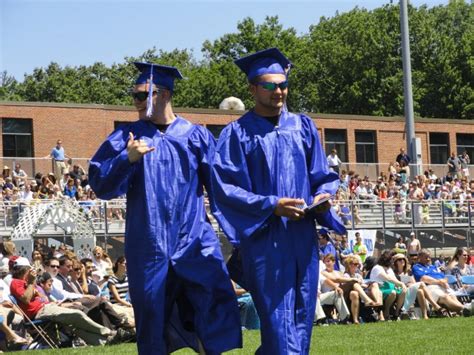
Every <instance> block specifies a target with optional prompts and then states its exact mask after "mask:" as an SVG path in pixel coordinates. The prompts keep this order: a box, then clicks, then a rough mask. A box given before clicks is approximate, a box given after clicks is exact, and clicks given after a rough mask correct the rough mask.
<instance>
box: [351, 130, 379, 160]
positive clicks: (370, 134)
mask: <svg viewBox="0 0 474 355" xmlns="http://www.w3.org/2000/svg"><path fill="white" fill-rule="evenodd" d="M355 142H356V161H357V162H358V163H376V162H377V143H376V141H375V132H374V131H355Z"/></svg>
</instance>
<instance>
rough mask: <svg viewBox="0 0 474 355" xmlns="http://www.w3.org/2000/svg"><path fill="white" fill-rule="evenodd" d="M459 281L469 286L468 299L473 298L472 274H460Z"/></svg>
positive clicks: (473, 277) (473, 276)
mask: <svg viewBox="0 0 474 355" xmlns="http://www.w3.org/2000/svg"><path fill="white" fill-rule="evenodd" d="M461 283H462V284H463V285H467V286H469V287H468V290H467V292H468V294H469V299H471V300H472V299H474V275H465V276H461Z"/></svg>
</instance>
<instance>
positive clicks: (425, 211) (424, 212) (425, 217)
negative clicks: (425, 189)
mask: <svg viewBox="0 0 474 355" xmlns="http://www.w3.org/2000/svg"><path fill="white" fill-rule="evenodd" d="M421 223H422V224H428V223H430V205H429V203H428V202H427V201H424V202H423V203H422V204H421Z"/></svg>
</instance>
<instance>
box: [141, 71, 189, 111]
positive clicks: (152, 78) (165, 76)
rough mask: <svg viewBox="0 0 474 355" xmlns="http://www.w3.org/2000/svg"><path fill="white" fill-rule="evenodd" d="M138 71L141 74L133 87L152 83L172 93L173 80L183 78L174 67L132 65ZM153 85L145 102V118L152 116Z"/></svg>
mask: <svg viewBox="0 0 474 355" xmlns="http://www.w3.org/2000/svg"><path fill="white" fill-rule="evenodd" d="M133 64H135V66H136V67H137V69H138V70H140V72H141V74H140V75H139V76H138V78H137V80H136V81H135V85H138V84H146V83H148V82H152V83H153V84H155V85H157V86H163V87H165V88H167V89H168V90H171V91H173V88H174V79H182V78H183V76H182V75H181V73H180V72H179V70H178V69H176V68H175V67H169V66H167V65H159V64H153V63H141V62H135V63H133ZM152 98H153V85H150V87H149V88H148V99H147V102H146V116H147V117H151V115H152V114H153V100H152Z"/></svg>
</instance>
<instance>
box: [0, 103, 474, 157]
mask: <svg viewBox="0 0 474 355" xmlns="http://www.w3.org/2000/svg"><path fill="white" fill-rule="evenodd" d="M175 112H176V113H177V114H180V115H182V116H183V117H186V118H187V119H189V120H190V121H192V122H195V123H200V124H203V125H208V124H227V123H229V122H231V121H232V120H235V119H237V118H238V117H239V116H240V115H241V114H242V112H234V113H232V112H229V111H223V110H206V109H181V108H176V109H175ZM311 116H312V117H313V118H314V120H315V122H316V125H317V127H318V131H319V133H320V136H321V138H322V139H323V138H324V129H325V128H337V129H346V130H347V146H348V157H349V161H350V162H355V160H356V159H355V134H354V132H355V130H359V129H360V130H374V131H376V137H377V156H378V161H379V162H381V163H388V162H390V161H393V160H394V159H395V157H396V155H397V154H398V152H399V150H400V147H405V146H406V144H405V140H404V138H405V134H404V127H405V122H404V119H403V118H402V117H398V118H393V117H370V116H350V115H330V114H314V115H313V114H311ZM0 118H30V119H32V120H33V135H34V138H33V139H34V153H35V156H36V157H44V156H46V155H47V154H49V152H50V151H51V148H52V147H53V146H54V145H55V143H56V140H57V139H58V138H61V139H62V140H63V145H64V148H65V150H66V154H68V155H69V156H72V157H81V158H88V157H90V156H91V155H92V154H93V153H94V152H95V150H96V149H97V147H98V146H99V145H100V144H101V142H102V141H103V140H104V139H105V138H106V137H107V135H108V134H110V132H112V131H113V128H114V121H134V120H135V119H136V114H135V112H134V110H133V108H132V107H125V106H123V107H122V106H102V105H66V104H47V103H8V102H3V103H0ZM429 132H447V133H449V137H450V145H451V146H450V149H451V150H455V149H456V132H463V133H473V134H474V122H472V121H467V120H466V121H460V120H442V119H417V122H416V136H417V137H419V138H421V142H422V154H423V161H424V162H425V163H427V162H429V153H428V152H429V137H428V133H429ZM1 137H2V136H1V134H0V153H3V145H2V141H1ZM2 156H3V154H2Z"/></svg>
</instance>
